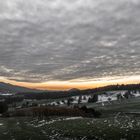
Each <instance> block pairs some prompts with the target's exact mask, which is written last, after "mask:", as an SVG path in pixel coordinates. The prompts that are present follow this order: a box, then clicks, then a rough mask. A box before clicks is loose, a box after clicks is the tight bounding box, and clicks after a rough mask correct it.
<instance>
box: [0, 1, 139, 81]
mask: <svg viewBox="0 0 140 140" xmlns="http://www.w3.org/2000/svg"><path fill="white" fill-rule="evenodd" d="M132 75H140V1H139V0H116V1H115V0H0V76H1V77H5V78H7V79H12V80H16V81H23V82H47V81H69V80H74V79H83V80H85V81H87V80H92V79H96V78H102V77H110V76H111V77H114V76H132Z"/></svg>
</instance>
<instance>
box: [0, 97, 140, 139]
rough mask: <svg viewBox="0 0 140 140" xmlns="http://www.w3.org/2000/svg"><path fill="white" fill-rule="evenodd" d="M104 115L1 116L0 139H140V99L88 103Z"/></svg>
mask: <svg viewBox="0 0 140 140" xmlns="http://www.w3.org/2000/svg"><path fill="white" fill-rule="evenodd" d="M88 106H93V107H96V108H99V109H100V110H101V111H102V112H103V116H102V117H101V118H98V119H95V118H82V117H71V118H69V117H51V118H43V119H40V120H39V119H37V118H31V117H28V118H27V117H21V118H20V117H18V118H1V119H0V140H139V139H140V133H139V132H140V115H139V109H140V100H139V98H138V99H137V100H130V101H129V100H127V101H125V102H122V103H120V104H115V103H114V105H113V104H112V105H109V104H108V105H107V104H106V105H105V106H101V105H100V104H98V105H97V104H88Z"/></svg>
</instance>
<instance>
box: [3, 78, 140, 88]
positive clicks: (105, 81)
mask: <svg viewBox="0 0 140 140" xmlns="http://www.w3.org/2000/svg"><path fill="white" fill-rule="evenodd" d="M0 81H1V82H5V83H10V84H13V85H17V86H23V87H28V88H32V89H41V90H69V89H72V88H78V89H89V88H96V87H103V86H107V85H115V84H137V83H140V76H130V77H128V76H127V77H106V78H102V79H99V80H98V79H97V80H95V79H93V81H92V80H91V79H90V80H88V79H87V80H86V79H84V80H83V81H82V80H81V81H80V80H79V81H78V80H72V81H50V82H43V83H28V82H17V81H13V80H8V79H6V78H0ZM85 81H88V82H85Z"/></svg>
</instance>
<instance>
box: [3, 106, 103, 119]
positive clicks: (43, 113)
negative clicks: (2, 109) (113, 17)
mask: <svg viewBox="0 0 140 140" xmlns="http://www.w3.org/2000/svg"><path fill="white" fill-rule="evenodd" d="M6 116H7V117H13V116H15V117H24V116H32V117H39V118H42V117H49V116H71V117H77V116H82V117H95V118H99V117H100V116H101V113H100V112H98V111H96V110H94V109H93V108H87V107H86V106H83V107H74V108H66V107H49V106H46V107H31V108H24V109H17V110H15V111H14V112H9V113H7V114H4V117H6Z"/></svg>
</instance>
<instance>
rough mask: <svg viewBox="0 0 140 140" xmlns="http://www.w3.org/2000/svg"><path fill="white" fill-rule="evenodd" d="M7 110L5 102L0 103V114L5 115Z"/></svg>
mask: <svg viewBox="0 0 140 140" xmlns="http://www.w3.org/2000/svg"><path fill="white" fill-rule="evenodd" d="M7 110H8V105H7V104H6V103H5V102H0V114H3V113H5V112H6V111H7Z"/></svg>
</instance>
